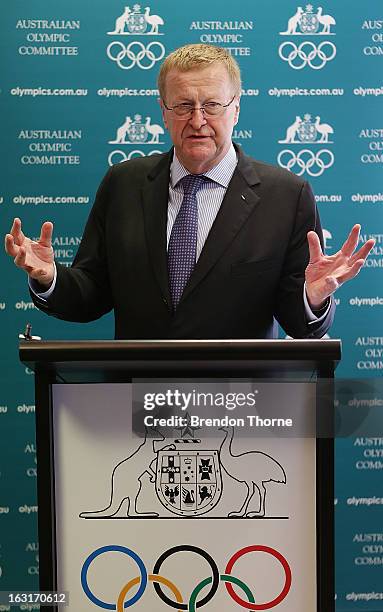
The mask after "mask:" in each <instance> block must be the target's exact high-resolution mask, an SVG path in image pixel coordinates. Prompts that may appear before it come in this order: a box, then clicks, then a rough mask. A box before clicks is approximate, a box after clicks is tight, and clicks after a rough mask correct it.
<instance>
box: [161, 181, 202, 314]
mask: <svg viewBox="0 0 383 612" xmlns="http://www.w3.org/2000/svg"><path fill="white" fill-rule="evenodd" d="M206 180H208V179H206V177H205V176H203V175H202V174H187V175H186V176H184V177H183V178H182V179H181V180H180V181H179V182H180V183H181V184H182V187H183V190H184V197H183V200H182V204H181V208H180V210H179V212H178V215H177V217H176V220H175V222H174V225H173V227H172V231H171V234H170V239H169V247H168V272H169V283H170V293H171V296H172V302H173V308H174V310H175V309H176V308H177V306H178V303H179V301H180V299H181V296H182V293H183V290H184V288H185V285H186V283H187V282H188V279H189V276H190V274H191V273H192V271H193V269H194V266H195V262H196V254H197V230H198V208H197V195H196V194H197V191H198V190H199V189H201V187H202V185H203V184H204V182H206Z"/></svg>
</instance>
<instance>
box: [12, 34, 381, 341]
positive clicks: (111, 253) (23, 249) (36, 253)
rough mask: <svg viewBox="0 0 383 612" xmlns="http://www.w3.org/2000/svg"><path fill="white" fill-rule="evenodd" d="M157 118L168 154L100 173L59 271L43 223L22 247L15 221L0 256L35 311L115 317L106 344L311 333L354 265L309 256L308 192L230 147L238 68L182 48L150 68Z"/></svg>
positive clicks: (354, 236) (216, 54) (321, 326)
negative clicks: (22, 280)
mask: <svg viewBox="0 0 383 612" xmlns="http://www.w3.org/2000/svg"><path fill="white" fill-rule="evenodd" d="M159 89H160V96H161V107H162V112H163V118H164V123H165V126H166V127H167V129H168V130H169V132H170V136H171V138H172V141H173V144H174V149H172V150H171V151H170V152H169V153H166V154H163V155H153V156H151V157H147V158H142V159H133V160H130V161H128V162H124V163H122V164H119V165H117V166H114V167H112V168H111V169H110V170H109V172H108V173H107V175H106V177H105V178H104V180H103V182H102V184H101V186H100V188H99V190H98V193H97V197H96V201H95V204H94V206H93V209H92V211H91V214H90V217H89V219H88V222H87V225H86V228H85V232H84V235H83V240H82V242H81V245H80V248H79V251H78V253H77V256H76V258H75V261H74V264H73V266H72V268H71V269H67V268H65V267H62V266H59V265H55V264H54V261H53V251H52V247H51V236H52V224H51V223H49V222H46V223H44V224H43V226H42V230H41V236H40V240H39V241H38V242H35V243H33V242H32V241H30V240H29V239H28V238H26V237H25V236H24V234H23V233H22V231H21V222H20V220H19V219H15V221H14V224H13V227H12V230H11V233H10V234H8V235H7V237H6V250H7V252H8V253H9V254H10V255H11V256H13V257H14V259H15V263H16V265H17V266H19V267H21V268H23V269H24V270H26V271H27V272H28V274H29V276H30V279H31V281H30V283H31V289H32V295H33V299H34V301H35V304H36V305H37V306H38V307H39V308H40V309H42V310H44V311H46V312H47V313H48V314H51V315H54V316H57V317H59V318H63V319H66V320H71V321H90V320H93V319H96V318H98V317H100V316H101V315H103V314H104V313H106V312H108V311H110V310H111V309H114V313H115V321H116V337H117V338H270V337H273V336H274V329H275V326H274V317H275V318H276V319H277V320H278V321H279V322H280V324H281V325H282V327H283V328H284V329H285V331H286V332H287V333H288V334H289V335H291V336H293V337H300V338H302V337H309V338H310V337H311V338H314V337H321V336H323V335H324V334H325V333H326V331H327V329H328V328H329V326H330V324H331V322H332V319H333V314H334V305H333V302H332V298H331V295H332V293H333V292H334V291H335V290H336V288H337V287H338V286H339V285H340V284H341V283H343V282H344V281H345V280H348V279H350V278H352V277H353V276H355V274H357V273H358V272H359V270H360V268H361V267H362V265H363V263H364V260H365V258H366V257H367V255H368V252H369V250H370V249H371V247H372V245H373V241H368V242H366V244H365V245H364V246H363V247H362V248H361V249H360V250H359V251H358V252H357V253H354V250H355V247H356V245H357V242H358V235H359V229H360V228H359V226H354V228H353V229H352V231H351V233H350V235H349V237H348V239H347V241H346V242H345V244H344V245H343V247H342V249H341V250H340V251H339V252H338V253H336V254H335V255H333V256H331V257H326V256H324V255H323V253H322V249H321V243H322V232H321V227H320V222H319V218H318V215H317V211H316V206H315V201H314V198H313V195H312V192H311V189H310V187H309V185H308V184H307V183H306V182H305V181H303V180H301V179H300V178H298V177H296V176H294V175H292V174H290V173H289V172H286V171H284V170H281V169H279V168H274V167H272V166H269V165H267V164H263V163H260V162H256V161H255V160H252V159H251V158H249V157H246V156H245V155H244V154H243V153H242V151H241V149H240V148H239V147H234V146H233V144H232V141H231V136H232V131H233V128H234V126H235V125H236V123H237V121H238V115H239V107H240V106H239V101H240V92H241V82H240V74H239V68H238V66H237V64H236V62H235V60H233V58H232V57H231V56H230V55H229V54H228V53H227V52H226V51H225V50H224V49H220V48H217V47H212V46H210V45H187V46H186V47H182V48H181V49H178V50H176V51H175V52H173V53H172V54H171V55H170V56H169V57H168V58H167V59H166V60H165V62H164V64H163V65H162V67H161V71H160V76H159Z"/></svg>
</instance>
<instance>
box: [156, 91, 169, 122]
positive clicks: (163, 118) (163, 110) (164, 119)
mask: <svg viewBox="0 0 383 612" xmlns="http://www.w3.org/2000/svg"><path fill="white" fill-rule="evenodd" d="M158 103H159V105H160V107H161V113H162V121H163V122H164V126H165V128H166V129H169V128H168V122H167V121H166V112H165V111H166V108H165V106H164V103H163V102H162V100H161V98H158Z"/></svg>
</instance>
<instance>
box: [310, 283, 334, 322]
mask: <svg viewBox="0 0 383 612" xmlns="http://www.w3.org/2000/svg"><path fill="white" fill-rule="evenodd" d="M303 302H304V305H305V314H306V317H307V320H308V324H309V325H310V323H317V322H318V321H323V319H325V318H326V317H327V315H328V313H329V311H330V308H331V302H332V297H329V298H327V302H326V304H325V305H324V306H323V307H322V308H321V310H320V313H321V314H320V316H317V315H316V314H315V313H314V312H313V311H312V310H311V308H310V305H309V301H308V299H307V293H306V283H305V284H304V287H303ZM323 309H325V310H324V312H323Z"/></svg>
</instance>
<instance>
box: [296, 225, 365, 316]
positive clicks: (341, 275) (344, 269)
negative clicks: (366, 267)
mask: <svg viewBox="0 0 383 612" xmlns="http://www.w3.org/2000/svg"><path fill="white" fill-rule="evenodd" d="M359 233H360V225H359V224H357V225H354V227H353V228H352V230H351V232H350V234H349V236H348V238H347V240H346V242H345V243H344V244H343V246H342V248H341V249H340V250H339V251H338V252H337V253H335V255H324V254H323V252H322V248H321V245H320V242H319V238H318V235H317V234H316V233H315V232H309V233H308V234H307V240H308V243H309V249H310V261H309V264H308V266H307V268H306V272H305V278H306V293H307V298H308V300H309V304H310V306H311V308H314V309H317V308H320V307H321V306H322V305H323V304H324V303H325V301H326V299H327V298H328V297H329V296H330V295H332V294H333V293H334V292H335V291H336V290H337V289H338V287H340V286H341V285H342V284H343V283H344V282H345V281H348V280H350V279H351V278H354V276H356V275H357V274H358V272H359V270H360V269H361V267H362V266H363V264H364V262H365V261H366V258H367V257H368V254H369V252H370V251H371V249H372V247H373V246H374V244H375V240H374V239H370V240H367V241H366V242H365V244H364V245H363V246H362V247H361V248H360V249H359V250H358V251H356V252H355V253H354V251H355V249H356V247H357V244H358V241H359Z"/></svg>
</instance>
